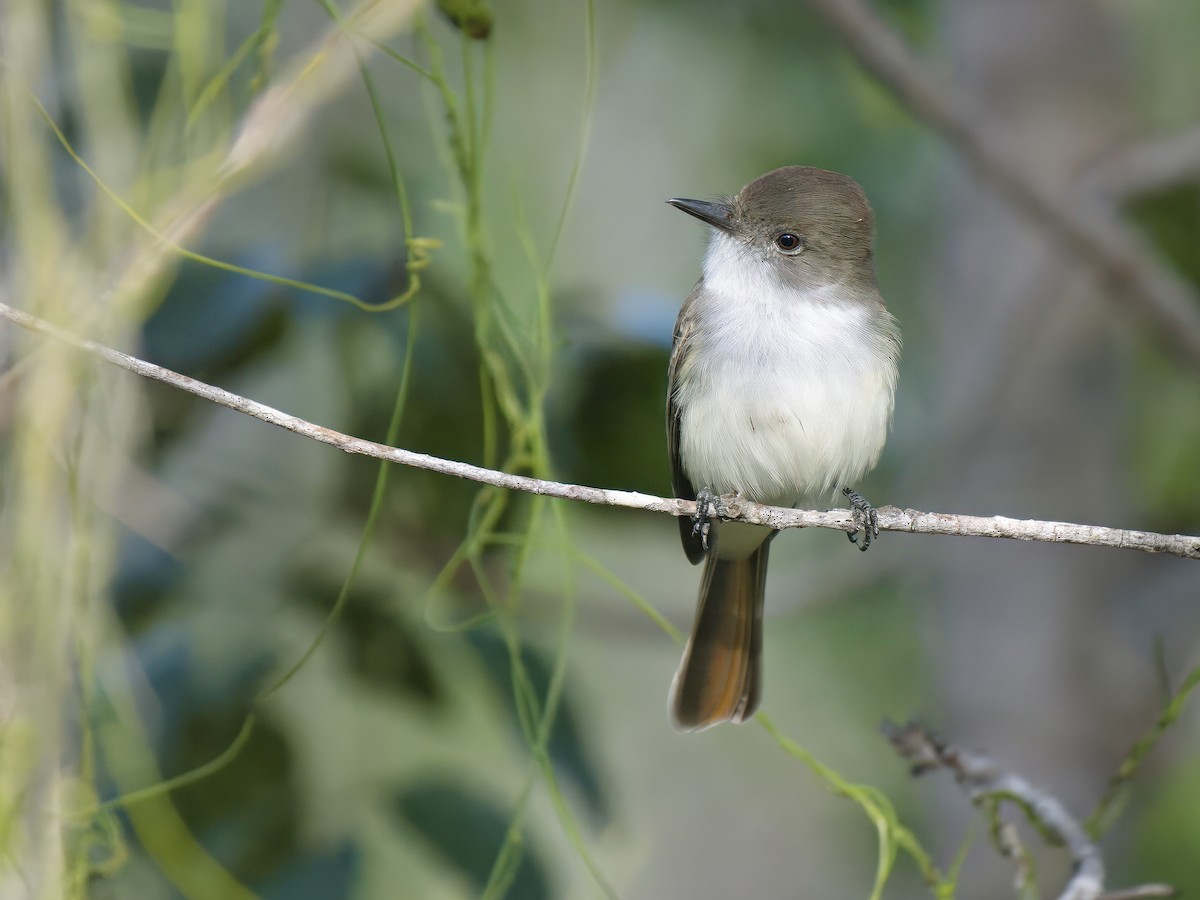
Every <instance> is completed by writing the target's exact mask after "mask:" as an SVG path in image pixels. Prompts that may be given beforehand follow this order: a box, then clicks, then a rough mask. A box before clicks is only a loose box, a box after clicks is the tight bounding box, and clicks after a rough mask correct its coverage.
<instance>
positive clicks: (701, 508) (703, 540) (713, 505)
mask: <svg viewBox="0 0 1200 900" xmlns="http://www.w3.org/2000/svg"><path fill="white" fill-rule="evenodd" d="M716 514H717V495H716V494H714V493H713V492H712V491H710V490H709V489H708V488H704V489H703V490H701V491H700V492H699V493H697V494H696V514H695V515H694V516H692V537H696V536H699V538H700V546H701V547H702V548H704V552H705V553H707V552H708V534H709V530H710V529H711V528H712V518H713V516H715V515H716Z"/></svg>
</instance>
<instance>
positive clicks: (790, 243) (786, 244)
mask: <svg viewBox="0 0 1200 900" xmlns="http://www.w3.org/2000/svg"><path fill="white" fill-rule="evenodd" d="M775 246H776V247H778V248H779V249H780V250H782V251H783V252H784V253H798V252H799V251H801V250H803V249H804V238H802V237H800V235H798V234H793V233H792V232H790V231H785V232H784V233H783V234H781V235H779V236H778V237H777V238H775Z"/></svg>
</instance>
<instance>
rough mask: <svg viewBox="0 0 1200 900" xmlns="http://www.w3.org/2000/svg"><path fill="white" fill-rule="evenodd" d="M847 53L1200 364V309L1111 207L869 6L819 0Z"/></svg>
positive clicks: (813, 0) (856, 0) (813, 1)
mask: <svg viewBox="0 0 1200 900" xmlns="http://www.w3.org/2000/svg"><path fill="white" fill-rule="evenodd" d="M810 5H811V6H812V7H813V8H814V9H816V10H817V11H818V12H819V13H820V14H821V15H822V16H824V17H825V19H826V20H827V21H828V22H829V24H830V25H832V26H833V28H834V29H835V30H836V31H837V32H838V33H839V34H840V35H841V37H842V39H843V40H844V41H845V44H846V47H847V49H848V50H849V51H850V52H851V53H852V54H853V55H854V56H855V58H856V59H857V60H858V62H859V63H860V64H861V65H862V66H863V68H865V69H866V70H867V71H869V72H871V73H872V74H873V75H874V76H875V77H876V78H877V79H879V81H880V82H881V83H882V84H883V85H884V86H885V87H887V88H888V89H889V90H890V91H891V92H892V93H893V94H894V95H895V96H896V98H897V99H898V100H899V101H900V102H901V103H902V104H903V105H904V106H905V107H906V108H907V109H908V110H909V111H910V112H911V113H912V114H913V115H914V116H916V117H917V118H918V119H920V120H921V121H923V122H925V124H927V125H929V126H930V127H931V128H933V129H934V130H935V131H937V132H939V133H940V134H941V135H942V136H943V137H945V138H946V140H948V141H949V142H950V143H951V144H952V145H953V146H954V147H955V149H957V150H958V152H959V153H961V154H962V156H963V158H964V159H966V160H967V161H968V162H969V163H970V164H971V165H973V166H974V167H975V169H976V171H977V172H979V174H980V175H981V176H983V177H984V178H986V179H987V180H988V181H990V182H991V183H992V184H993V185H994V186H995V187H996V188H997V189H998V190H1000V191H1001V192H1002V193H1003V194H1004V195H1005V196H1006V197H1008V198H1009V199H1010V200H1011V201H1012V202H1013V203H1014V204H1015V205H1016V206H1017V207H1018V208H1019V209H1021V210H1022V211H1023V212H1024V213H1025V214H1026V215H1027V216H1029V217H1030V219H1032V220H1033V221H1035V222H1037V223H1039V224H1040V225H1041V226H1042V227H1043V228H1045V229H1046V230H1047V231H1049V232H1050V233H1052V234H1053V235H1054V236H1056V237H1057V238H1059V240H1061V241H1062V243H1063V244H1064V245H1065V246H1067V247H1069V248H1070V249H1071V250H1072V251H1074V253H1075V255H1076V256H1078V257H1079V258H1080V259H1081V260H1083V261H1085V262H1087V263H1088V264H1089V265H1090V266H1091V267H1092V268H1093V269H1094V270H1095V271H1097V272H1099V273H1102V274H1103V275H1104V277H1105V279H1106V280H1107V281H1108V282H1109V284H1110V286H1111V287H1112V288H1113V290H1112V291H1111V293H1112V295H1113V296H1114V297H1120V298H1121V299H1123V300H1126V301H1128V302H1127V303H1126V305H1127V306H1130V307H1134V306H1136V308H1137V309H1138V310H1140V312H1141V315H1142V318H1143V319H1144V320H1145V321H1146V322H1147V323H1148V324H1150V325H1151V326H1153V327H1154V329H1155V331H1156V333H1157V335H1158V338H1159V339H1160V340H1161V341H1162V342H1163V343H1164V344H1165V345H1166V346H1168V347H1171V348H1172V349H1174V350H1175V351H1176V352H1177V353H1178V354H1179V355H1180V357H1181V358H1183V359H1185V360H1187V361H1188V362H1190V363H1191V364H1192V365H1196V366H1200V302H1197V299H1196V295H1195V293H1194V292H1193V291H1192V290H1191V289H1190V288H1189V287H1188V286H1187V284H1186V283H1185V282H1184V280H1183V279H1182V278H1180V277H1179V275H1177V274H1176V273H1175V272H1174V271H1173V270H1171V269H1170V268H1169V267H1167V266H1166V265H1164V264H1162V263H1161V262H1160V261H1159V260H1158V258H1157V257H1156V255H1155V253H1154V252H1153V251H1152V250H1151V249H1150V248H1149V247H1148V246H1147V245H1146V242H1145V241H1144V240H1142V239H1141V237H1140V236H1139V235H1138V234H1137V233H1136V232H1134V231H1133V230H1131V229H1130V228H1128V227H1127V226H1126V225H1125V224H1124V223H1122V222H1121V221H1120V219H1118V218H1117V217H1116V216H1115V215H1113V214H1111V212H1110V209H1109V206H1110V204H1106V203H1101V202H1098V201H1097V200H1095V199H1094V198H1093V201H1092V202H1091V203H1088V204H1084V203H1081V202H1080V200H1081V198H1080V197H1079V196H1078V192H1077V191H1076V192H1072V191H1070V190H1068V189H1067V187H1066V186H1065V185H1061V184H1053V183H1050V182H1047V181H1046V180H1045V179H1044V177H1043V176H1042V175H1041V169H1040V168H1039V167H1037V166H1034V165H1031V164H1028V163H1026V162H1025V161H1023V160H1022V159H1021V158H1020V157H1019V156H1017V155H1015V154H1013V153H1012V152H1011V151H1010V149H1009V146H1008V145H1009V144H1010V142H1009V141H1007V140H1006V139H1005V137H1004V135H998V134H995V133H993V132H992V130H990V129H988V128H987V127H986V126H985V123H984V120H983V119H982V118H981V117H980V116H979V115H978V114H977V113H976V112H975V110H976V109H977V107H976V106H974V105H972V104H969V103H968V102H966V98H965V97H963V96H962V95H961V93H959V92H958V91H956V90H955V89H953V88H952V87H951V86H950V85H949V84H947V83H946V82H945V81H944V80H943V79H941V78H939V77H938V76H937V75H936V74H935V73H934V72H933V71H932V69H931V68H930V67H929V66H928V65H926V64H925V63H923V62H922V61H921V60H919V59H918V58H917V57H916V55H915V54H914V53H913V52H912V50H911V49H910V48H909V47H908V45H907V44H905V42H904V41H903V40H901V38H900V37H899V36H898V35H896V33H895V32H894V31H892V29H891V28H889V27H888V25H887V24H886V23H884V21H883V20H882V19H880V18H879V17H878V16H877V15H876V14H875V13H874V12H873V11H872V10H871V9H870V7H868V6H867V5H866V4H865V3H863V2H862V0H810Z"/></svg>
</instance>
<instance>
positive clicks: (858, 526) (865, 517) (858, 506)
mask: <svg viewBox="0 0 1200 900" xmlns="http://www.w3.org/2000/svg"><path fill="white" fill-rule="evenodd" d="M842 493H843V494H845V495H846V496H847V497H848V498H849V499H850V515H851V517H852V521H853V523H854V530H853V531H851V532H848V533H847V535H846V537H848V538H850V543H852V544H856V545H857V546H858V549H859V550H864V551H865V550H866V549H868V548H869V547H870V546H871V541H873V540H875V538H877V537H879V513H878V512H877V511H876V510H875V507H874V506H872V505H871V504H870V503H869V502H868V501H867V499H866V498H865V497H863V495H862V494H860V493H859V492H858V491H856V490H853V489H851V488H842ZM860 531H861V532H862V543H861V544H859V543H858V533H859V532H860Z"/></svg>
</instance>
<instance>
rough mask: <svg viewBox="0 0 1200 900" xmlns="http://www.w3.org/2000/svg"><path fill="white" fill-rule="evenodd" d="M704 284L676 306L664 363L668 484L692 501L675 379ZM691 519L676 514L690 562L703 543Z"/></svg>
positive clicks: (698, 554) (698, 557)
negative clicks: (683, 456) (681, 451)
mask: <svg viewBox="0 0 1200 900" xmlns="http://www.w3.org/2000/svg"><path fill="white" fill-rule="evenodd" d="M703 283H704V281H703V279H701V280H700V281H698V282H696V286H695V287H694V288H692V292H691V293H690V294H688V296H687V299H686V300H684V301H683V306H681V307H680V308H679V317H678V318H677V319H676V320H675V334H674V337H673V338H672V341H671V362H670V364H669V365H668V366H667V450H668V452H669V453H670V456H671V487H672V489H673V490H674V492H675V496H676V497H680V498H682V499H684V500H695V499H696V489H695V488H694V487H693V486H692V482H691V481H690V480H689V479H688V477H687V474H686V473H685V472H684V471H683V462H682V460H680V458H679V429H680V420H681V418H682V414H683V411H682V410H681V409H680V408H679V404H678V403H676V402H675V379H676V378H678V377H679V371H680V368H681V367H682V365H683V361H684V359H685V358H686V357H687V354H688V352H689V348H690V346H691V344H690V340H689V339H690V338H691V335H692V324H693V321H692V313H691V308H692V301H693V300H694V299H695V297H696V293H697V292H698V291H699V290H700V287H701V285H702V284H703ZM692 524H693V523H692V520H691V519H690V518H687V517H685V516H680V517H679V537H680V538H681V539H682V541H683V552H684V553H686V554H687V558H688V561H689V562H691V564H692V565H695V564H696V563H698V562H700V560H702V559H704V546H703V544H702V543H701V541H700V536H699V535H694V534H692Z"/></svg>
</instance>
